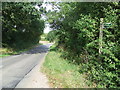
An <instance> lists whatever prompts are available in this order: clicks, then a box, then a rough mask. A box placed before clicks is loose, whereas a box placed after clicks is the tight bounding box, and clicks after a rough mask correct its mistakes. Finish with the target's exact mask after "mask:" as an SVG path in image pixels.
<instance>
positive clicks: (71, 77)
mask: <svg viewBox="0 0 120 90" xmlns="http://www.w3.org/2000/svg"><path fill="white" fill-rule="evenodd" d="M53 49H55V48H54V47H51V50H50V52H49V53H48V55H47V56H46V59H45V62H44V64H43V69H42V71H43V72H44V73H46V74H47V76H48V79H49V83H50V84H51V85H52V87H53V88H88V87H92V86H88V85H87V83H89V82H88V81H87V80H86V79H85V75H81V74H80V73H79V65H75V64H73V63H70V62H69V61H68V60H66V59H63V58H61V53H60V52H58V51H54V50H53Z"/></svg>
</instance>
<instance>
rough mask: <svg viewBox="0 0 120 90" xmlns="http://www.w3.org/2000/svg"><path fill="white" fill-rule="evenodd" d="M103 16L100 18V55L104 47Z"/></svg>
mask: <svg viewBox="0 0 120 90" xmlns="http://www.w3.org/2000/svg"><path fill="white" fill-rule="evenodd" d="M103 27H104V26H103V18H100V32H99V55H100V54H101V49H102V38H103Z"/></svg>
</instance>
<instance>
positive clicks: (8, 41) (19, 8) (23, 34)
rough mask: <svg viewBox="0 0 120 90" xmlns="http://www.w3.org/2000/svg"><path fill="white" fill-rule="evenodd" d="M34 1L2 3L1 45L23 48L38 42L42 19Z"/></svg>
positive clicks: (42, 23) (42, 24)
mask: <svg viewBox="0 0 120 90" xmlns="http://www.w3.org/2000/svg"><path fill="white" fill-rule="evenodd" d="M35 5H37V4H36V3H23V2H22V3H21V2H3V3H2V24H3V25H2V43H3V47H6V46H8V47H13V48H24V47H26V46H29V45H31V44H36V43H38V42H39V39H40V38H39V37H40V35H41V34H42V33H43V29H44V21H43V20H41V11H40V10H37V9H36V8H35Z"/></svg>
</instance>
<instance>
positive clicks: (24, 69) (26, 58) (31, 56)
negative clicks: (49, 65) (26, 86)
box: [0, 44, 52, 88]
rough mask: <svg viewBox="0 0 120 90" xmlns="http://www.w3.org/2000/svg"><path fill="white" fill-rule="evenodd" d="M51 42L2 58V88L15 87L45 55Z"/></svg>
mask: <svg viewBox="0 0 120 90" xmlns="http://www.w3.org/2000/svg"><path fill="white" fill-rule="evenodd" d="M51 45H52V44H46V45H40V46H37V47H35V48H33V49H31V50H29V51H26V52H24V53H21V54H19V55H13V56H8V57H4V58H2V66H0V74H1V73H2V80H1V79H0V81H2V85H0V86H2V88H15V87H16V86H17V85H18V83H19V82H20V81H21V80H22V79H23V78H24V77H25V76H26V75H27V74H28V73H29V72H30V71H31V70H32V69H33V68H34V67H35V66H36V65H37V64H38V63H39V62H40V61H41V60H42V59H43V58H44V57H45V54H46V53H47V51H48V50H49V47H50V46H51Z"/></svg>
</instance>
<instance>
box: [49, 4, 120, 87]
mask: <svg viewBox="0 0 120 90" xmlns="http://www.w3.org/2000/svg"><path fill="white" fill-rule="evenodd" d="M59 6H60V11H58V12H54V11H53V12H50V13H49V14H51V16H50V15H49V16H50V17H49V19H48V21H49V22H50V23H51V25H52V27H54V29H56V30H57V36H58V37H57V38H58V46H62V47H63V49H64V56H65V58H67V59H68V60H72V61H75V62H76V63H77V64H79V65H80V66H82V70H80V71H81V72H82V71H83V72H86V73H87V74H88V75H89V78H90V79H91V80H92V81H94V82H95V83H96V84H98V87H107V88H116V87H118V86H119V84H118V82H120V81H119V79H118V76H119V74H118V69H119V68H118V65H120V57H119V55H118V53H119V52H120V51H119V50H120V46H119V44H120V42H119V35H120V30H119V20H118V18H119V14H118V13H119V10H118V7H119V3H117V2H106V3H104V2H100V3H98V2H91V3H90V2H89V3H88V2H74V3H69V2H67V3H59ZM101 18H104V22H103V23H112V25H111V26H110V27H109V28H104V30H103V40H102V48H101V54H100V55H99V52H98V51H99V29H100V19H101ZM65 52H66V53H65ZM83 67H84V68H83Z"/></svg>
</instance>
